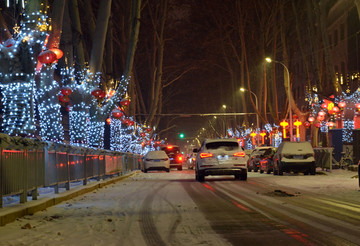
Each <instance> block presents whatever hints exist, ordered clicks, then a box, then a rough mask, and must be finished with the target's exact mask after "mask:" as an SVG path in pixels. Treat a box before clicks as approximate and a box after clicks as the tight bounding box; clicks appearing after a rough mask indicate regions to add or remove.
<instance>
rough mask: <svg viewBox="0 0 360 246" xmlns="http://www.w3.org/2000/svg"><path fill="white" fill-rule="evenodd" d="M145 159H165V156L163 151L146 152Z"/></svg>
mask: <svg viewBox="0 0 360 246" xmlns="http://www.w3.org/2000/svg"><path fill="white" fill-rule="evenodd" d="M146 157H150V158H167V154H166V153H165V151H163V150H154V151H149V152H147V154H146Z"/></svg>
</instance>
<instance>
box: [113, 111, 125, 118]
mask: <svg viewBox="0 0 360 246" xmlns="http://www.w3.org/2000/svg"><path fill="white" fill-rule="evenodd" d="M112 115H113V116H114V118H116V119H120V118H121V117H122V116H123V115H124V114H123V113H122V112H121V111H120V110H118V109H116V110H114V111H113V112H112Z"/></svg>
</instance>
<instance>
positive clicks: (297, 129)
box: [294, 120, 302, 138]
mask: <svg viewBox="0 0 360 246" xmlns="http://www.w3.org/2000/svg"><path fill="white" fill-rule="evenodd" d="M294 125H295V126H296V137H297V138H299V137H300V130H299V127H300V126H301V125H302V123H301V121H299V120H297V121H295V122H294Z"/></svg>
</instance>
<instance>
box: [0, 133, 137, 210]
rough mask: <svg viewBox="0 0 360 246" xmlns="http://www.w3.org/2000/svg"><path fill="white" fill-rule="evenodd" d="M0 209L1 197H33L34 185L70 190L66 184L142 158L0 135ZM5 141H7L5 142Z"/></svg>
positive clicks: (132, 165)
mask: <svg viewBox="0 0 360 246" xmlns="http://www.w3.org/2000/svg"><path fill="white" fill-rule="evenodd" d="M0 140H1V142H0V151H1V153H0V154H1V156H0V208H2V207H3V197H6V196H12V195H20V203H25V202H27V196H28V194H31V195H32V199H33V200H36V199H37V196H38V188H40V187H54V191H55V193H58V192H59V186H60V185H61V184H63V185H65V188H66V189H67V190H69V189H70V183H71V182H74V181H81V180H82V181H83V185H86V184H87V181H88V179H90V178H96V179H97V180H100V179H104V178H105V177H106V176H113V175H122V174H125V173H127V172H129V171H132V170H137V169H141V166H142V158H141V156H140V155H136V154H132V153H121V152H116V151H109V150H104V149H91V148H82V147H75V146H71V145H66V144H58V143H50V142H41V141H38V140H33V139H23V138H22V139H21V138H17V137H13V138H10V137H7V138H6V139H5V141H4V139H3V134H1V136H0ZM6 140H7V141H6Z"/></svg>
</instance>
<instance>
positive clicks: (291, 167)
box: [273, 142, 316, 175]
mask: <svg viewBox="0 0 360 246" xmlns="http://www.w3.org/2000/svg"><path fill="white" fill-rule="evenodd" d="M273 161H274V172H273V173H274V175H277V174H279V175H283V172H291V171H293V172H294V173H298V172H304V174H309V173H310V174H311V175H315V173H316V165H315V153H314V149H313V147H312V146H311V144H310V142H282V143H281V144H280V145H279V147H278V148H277V151H276V152H275V154H274V157H273Z"/></svg>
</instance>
